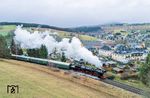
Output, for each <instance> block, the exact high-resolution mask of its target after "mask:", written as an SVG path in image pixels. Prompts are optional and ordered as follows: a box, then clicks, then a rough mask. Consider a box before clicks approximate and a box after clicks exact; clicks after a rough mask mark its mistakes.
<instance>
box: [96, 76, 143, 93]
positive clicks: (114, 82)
mask: <svg viewBox="0 0 150 98" xmlns="http://www.w3.org/2000/svg"><path fill="white" fill-rule="evenodd" d="M99 80H100V81H102V82H105V83H108V84H111V85H114V86H117V87H119V88H122V89H125V90H127V91H130V92H133V93H135V94H139V95H143V93H144V90H142V89H139V88H136V87H133V86H130V85H127V84H124V83H120V82H118V81H115V80H109V79H104V80H102V79H99Z"/></svg>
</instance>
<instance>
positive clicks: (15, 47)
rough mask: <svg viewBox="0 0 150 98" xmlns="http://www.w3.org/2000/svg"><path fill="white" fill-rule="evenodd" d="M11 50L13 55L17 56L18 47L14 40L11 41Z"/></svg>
mask: <svg viewBox="0 0 150 98" xmlns="http://www.w3.org/2000/svg"><path fill="white" fill-rule="evenodd" d="M10 48H11V53H12V54H17V46H16V44H15V41H14V39H12V41H11V46H10Z"/></svg>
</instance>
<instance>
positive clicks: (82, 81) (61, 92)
mask: <svg viewBox="0 0 150 98" xmlns="http://www.w3.org/2000/svg"><path fill="white" fill-rule="evenodd" d="M4 65H5V66H4ZM0 74H1V75H0V80H1V81H0V88H1V90H0V98H140V96H139V95H136V94H133V93H130V92H128V91H125V90H123V89H120V88H117V87H114V86H111V85H109V84H105V83H103V82H100V81H97V80H93V79H90V78H86V77H83V76H80V77H79V76H76V75H73V74H71V73H70V72H66V71H63V70H58V69H53V68H49V67H46V66H41V65H38V64H32V63H26V62H21V61H15V60H4V59H3V60H1V61H0ZM11 84H15V85H19V94H14V95H12V94H7V93H6V86H7V85H11Z"/></svg>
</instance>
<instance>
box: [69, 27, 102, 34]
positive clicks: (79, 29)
mask: <svg viewBox="0 0 150 98" xmlns="http://www.w3.org/2000/svg"><path fill="white" fill-rule="evenodd" d="M68 30H69V31H71V32H78V33H80V32H84V33H96V32H101V31H102V28H101V27H100V26H84V27H77V28H68Z"/></svg>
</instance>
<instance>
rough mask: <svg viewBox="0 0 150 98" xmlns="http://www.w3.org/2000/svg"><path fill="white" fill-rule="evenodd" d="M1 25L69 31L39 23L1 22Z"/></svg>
mask: <svg viewBox="0 0 150 98" xmlns="http://www.w3.org/2000/svg"><path fill="white" fill-rule="evenodd" d="M0 25H16V26H18V25H23V27H40V28H50V29H55V30H61V31H67V29H65V28H60V27H55V26H49V25H45V24H37V23H22V22H0Z"/></svg>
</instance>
